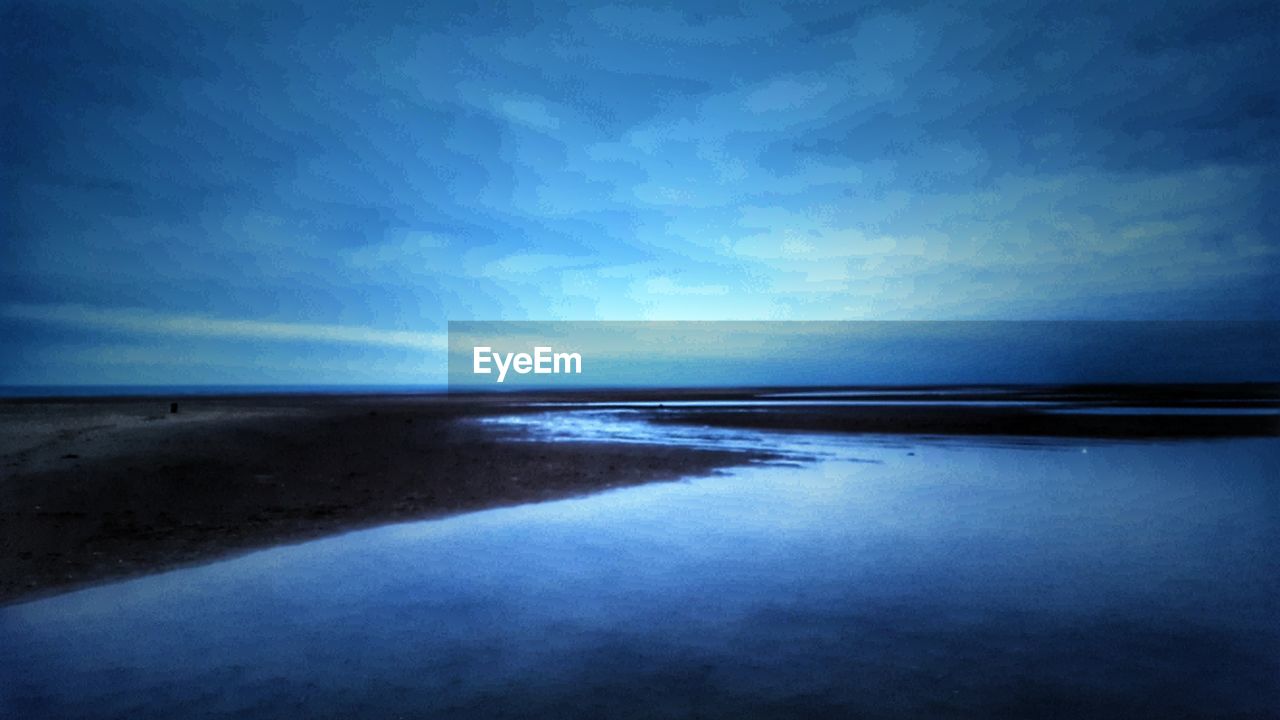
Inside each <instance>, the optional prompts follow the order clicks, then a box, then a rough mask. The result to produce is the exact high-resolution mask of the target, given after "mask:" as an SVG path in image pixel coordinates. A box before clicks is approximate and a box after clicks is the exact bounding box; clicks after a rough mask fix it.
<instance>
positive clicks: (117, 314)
mask: <svg viewBox="0 0 1280 720" xmlns="http://www.w3.org/2000/svg"><path fill="white" fill-rule="evenodd" d="M0 316H3V317H6V318H10V319H14V320H25V321H29V322H41V323H52V324H58V325H70V326H73V327H81V328H85V329H90V330H103V331H107V332H116V333H129V334H133V333H139V334H154V335H164V336H170V337H173V336H185V337H204V338H227V339H246V340H270V341H276V342H323V343H341V344H353V345H375V346H387V347H400V348H410V349H416V350H440V349H443V348H445V347H447V345H448V339H447V337H446V336H445V335H444V334H442V333H424V332H412V331H406V330H379V329H375V328H368V327H359V326H351V325H323V324H313V323H286V322H267V321H261V320H227V319H220V318H211V317H204V316H200V315H171V314H165V313H156V312H151V311H148V310H139V309H114V308H91V307H85V306H81V305H30V304H10V305H4V306H2V307H0Z"/></svg>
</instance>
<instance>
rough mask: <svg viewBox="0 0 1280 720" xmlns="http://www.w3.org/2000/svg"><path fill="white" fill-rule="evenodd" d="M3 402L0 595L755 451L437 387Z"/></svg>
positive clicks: (598, 486)
mask: <svg viewBox="0 0 1280 720" xmlns="http://www.w3.org/2000/svg"><path fill="white" fill-rule="evenodd" d="M179 410H180V412H179V413H178V414H177V415H170V414H169V399H167V398H166V399H163V400H159V399H137V400H127V399H123V400H117V399H101V400H86V401H66V400H58V401H56V402H55V401H10V402H3V403H0V603H6V602H13V601H17V600H24V599H32V598H35V597H39V596H42V595H48V594H52V593H55V592H59V591H63V590H67V589H73V588H75V587H78V586H83V585H86V584H90V583H94V582H98V581H103V580H108V579H118V578H124V577H129V576H134V575H139V574H143V573H146V572H152V571H156V570H160V569H165V568H170V567H175V566H180V565H185V564H190V563H198V562H202V561H208V560H213V559H216V558H219V557H223V556H226V555H228V554H232V553H235V552H238V551H245V550H250V549H255V548H259V547H264V546H269V545H274V544H278V543H284V542H295V541H302V540H306V539H310V538H314V537H317V536H321V535H325V534H331V533H334V532H338V531H342V530H347V529H354V528H359V527H367V526H372V525H378V524H382V523H388V522H395V521H402V520H410V519H419V518H427V517H432V516H439V515H445V514H452V513H458V512H464V511H468V510H476V509H481V508H489V507H495V506H501V505H510V504H516V503H525V502H536V501H541V500H547V499H553V498H561V497H567V496H572V495H580V494H585V493H589V492H594V491H599V490H602V489H606V488H611V487H619V486H624V485H632V484H637V483H643V482H652V481H661V480H674V479H678V478H681V477H687V476H692V475H701V474H706V473H709V472H712V471H714V470H716V469H717V468H723V467H728V466H732V465H738V464H744V463H747V462H749V461H751V460H752V459H754V458H756V457H760V456H761V455H753V454H751V453H744V452H721V451H715V450H698V449H690V448H678V447H661V446H640V445H614V444H594V443H554V444H539V443H522V442H508V441H504V439H503V437H502V435H501V433H500V432H499V431H497V430H495V429H491V428H486V427H484V426H482V425H479V424H476V423H469V422H466V419H467V418H470V417H475V416H477V415H483V414H486V413H493V412H502V413H508V412H511V411H512V409H510V408H505V407H502V406H498V405H493V404H489V403H485V402H479V403H476V402H460V401H457V400H451V399H449V398H447V397H339V396H333V397H323V396H317V397H262V398H188V399H184V400H181V401H180V406H179Z"/></svg>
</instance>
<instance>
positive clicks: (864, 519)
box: [0, 412, 1280, 718]
mask: <svg viewBox="0 0 1280 720" xmlns="http://www.w3.org/2000/svg"><path fill="white" fill-rule="evenodd" d="M572 415H573V417H569V416H566V415H563V414H561V415H556V414H548V415H540V416H524V417H520V418H511V419H509V420H507V421H504V422H505V423H507V425H508V426H509V427H511V428H513V429H515V430H517V431H519V432H529V433H531V434H532V435H533V436H537V437H543V438H552V439H559V440H565V439H573V438H581V437H592V438H593V439H597V440H599V439H609V438H610V437H611V436H612V437H614V438H622V439H635V437H636V433H639V434H640V435H639V436H640V437H641V438H644V439H645V440H647V441H649V442H654V441H664V442H673V443H681V444H704V445H708V446H726V444H729V445H733V444H737V446H740V447H763V448H765V449H773V450H780V451H783V452H784V454H787V455H790V456H791V457H792V458H793V462H790V463H774V464H762V465H755V466H751V467H746V468H742V469H738V470H735V471H732V472H730V473H726V474H721V475H716V476H712V477H705V478H698V479H693V480H688V481H683V482H678V483H661V484H653V485H647V486H642V487H636V488H629V489H624V490H617V491H611V492H607V493H603V494H599V495H595V496H591V497H586V498H579V499H572V500H566V501H559V502H551V503H544V504H540V505H528V506H522V507H514V508H505V509H499V510H492V511H486V512H479V513H473V514H469V515H463V516H458V517H454V518H449V519H444V520H438V521H430V522H420V523H410V524H403V525H395V526H388V527H384V528H379V529H375V530H368V531H362V532H355V533H350V534H347V535H342V536H338V537H333V538H328V539H325V540H319V541H315V542H310V543H306V544H302V545H296V546H290V547H281V548H275V549H271V550H266V551H262V552H258V553H254V554H251V555H247V556H243V557H240V558H237V559H233V560H229V561H225V562H220V563H215V564H212V565H207V566H203V567H199V568H192V569H186V570H179V571H175V572H170V573H165V574H161V575H155V576H151V577H147V578H142V579H139V580H134V581H129V582H121V583H116V584H112V585H105V586H102V587H97V588H93V589H89V590H85V591H81V592H76V593H71V594H67V595H63V596H60V597H55V598H51V599H47V600H41V601H37V602H32V603H27V604H23V605H16V606H10V607H7V608H0V662H2V664H0V716H3V717H24V718H39V717H68V716H69V717H85V718H95V717H129V718H147V717H172V716H182V717H193V716H195V717H198V716H209V715H235V716H243V717H281V716H288V717H298V716H307V717H399V716H411V717H417V716H423V715H447V716H450V717H458V716H462V717H466V716H475V717H495V716H497V717H501V716H541V717H604V716H607V717H689V716H694V715H697V716H715V717H735V718H736V717H752V716H781V717H794V716H822V715H831V714H836V715H844V716H859V717H920V716H929V717H1001V716H1006V717H1027V716H1056V717H1072V718H1075V717H1179V716H1196V717H1211V716H1257V717H1265V716H1269V715H1271V714H1272V713H1274V709H1275V708H1276V707H1280V621H1278V620H1277V617H1280V599H1278V598H1280V573H1278V572H1277V570H1278V568H1277V565H1276V560H1275V555H1274V548H1276V547H1278V546H1280V542H1278V541H1280V488H1277V485H1276V482H1275V479H1274V478H1275V475H1276V473H1275V470H1276V469H1277V467H1280V440H1277V439H1249V440H1230V441H1214V442H1177V443H1159V444H1157V443H1131V442H1126V443H1097V442H1091V441H1089V442H1081V441H1075V440H1072V441H1064V442H1062V443H1055V442H1051V441H1047V442H1036V443H1030V444H1018V443H1002V442H1000V441H998V440H995V441H991V440H987V441H983V442H981V443H980V444H969V443H966V442H963V441H960V440H957V439H954V438H953V439H950V440H948V441H945V442H942V441H934V440H926V439H910V438H901V437H898V438H857V437H831V436H818V435H798V434H783V433H764V432H756V431H737V430H717V429H707V428H683V427H671V426H647V424H645V423H643V421H642V420H640V419H639V418H638V417H635V416H631V415H628V414H627V413H625V412H618V413H603V412H587V413H576V414H572ZM629 423H630V424H635V423H639V424H640V425H645V426H646V427H635V426H632V425H628V424H629Z"/></svg>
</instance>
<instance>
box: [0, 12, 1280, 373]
mask: <svg viewBox="0 0 1280 720" xmlns="http://www.w3.org/2000/svg"><path fill="white" fill-rule="evenodd" d="M499 5H500V4H498V3H487V2H485V3H474V4H472V3H457V2H438V3H421V2H409V3H400V2H376V3H359V2H342V3H330V2H316V1H313V2H306V3H297V4H294V3H286V2H276V1H273V0H261V1H260V2H249V3H240V2H203V1H202V2H181V1H173V0H166V1H165V2H160V1H158V0H157V1H149V2H130V1H128V0H125V1H124V2H121V1H120V0H114V1H113V2H101V1H98V0H75V1H73V2H62V1H60V0H38V1H37V2H30V3H28V2H15V1H14V0H0V7H2V8H3V16H2V17H0V63H2V64H0V77H3V78H4V83H3V87H4V90H3V91H2V94H3V103H4V107H3V111H2V112H3V118H4V123H3V126H2V129H0V151H2V152H3V161H2V163H0V172H2V173H3V174H2V175H0V177H3V183H4V188H3V198H4V201H3V206H0V211H2V212H3V215H2V217H3V221H2V222H3V224H0V338H2V340H0V342H2V346H0V384H10V385H12V384H41V385H43V384H118V383H123V384H163V383H182V384H192V383H392V384H402V383H423V384H433V383H441V382H443V381H444V379H445V348H446V344H447V338H446V328H447V322H448V321H450V320H454V321H458V320H970V319H1001V320H1029V319H1030V320H1057V319H1091V320H1117V319H1127V320H1185V319H1199V320H1219V319H1235V320H1260V319H1261V320H1280V262H1277V260H1280V214H1278V211H1277V209H1276V204H1277V203H1276V200H1275V198H1276V197H1280V192H1278V191H1280V182H1277V180H1278V177H1277V175H1278V174H1280V169H1278V168H1280V152H1278V150H1280V80H1278V79H1277V73H1276V72H1275V70H1274V67H1273V66H1274V65H1275V64H1276V60H1277V58H1278V57H1280V52H1277V51H1278V50H1280V47H1278V45H1280V41H1278V40H1277V38H1280V5H1277V4H1276V3H1273V2H1259V3H1222V2H1216V3H1205V2H1191V3H1178V2H1155V3H1144V2H1135V3H1124V4H1117V3H1105V4H1093V3H1062V2H1029V3H1012V2H1001V3H986V4H984V3H981V2H963V3H956V2H945V3H932V2H908V3H895V4H874V3H872V4H863V5H859V6H854V5H853V4H851V3H820V2H805V3H778V2H764V3H755V4H752V3H698V2H679V3H671V4H637V3H628V4H625V5H622V4H619V5H606V4H598V5H590V4H584V3H574V4H573V5H571V6H570V5H563V4H556V3H548V2H540V3H527V4H525V3H512V4H507V5H505V6H502V7H498V6H499Z"/></svg>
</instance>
